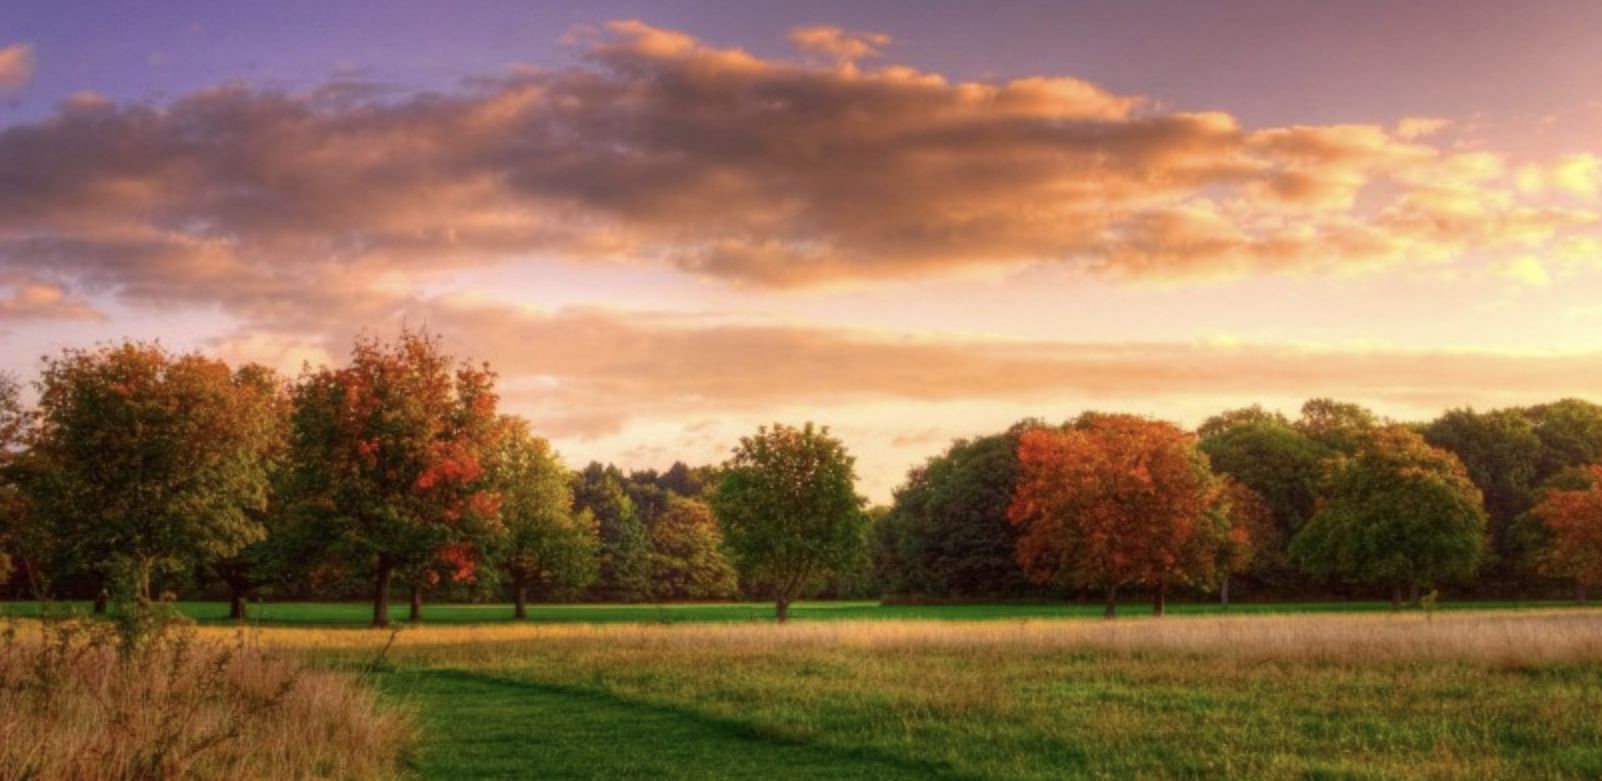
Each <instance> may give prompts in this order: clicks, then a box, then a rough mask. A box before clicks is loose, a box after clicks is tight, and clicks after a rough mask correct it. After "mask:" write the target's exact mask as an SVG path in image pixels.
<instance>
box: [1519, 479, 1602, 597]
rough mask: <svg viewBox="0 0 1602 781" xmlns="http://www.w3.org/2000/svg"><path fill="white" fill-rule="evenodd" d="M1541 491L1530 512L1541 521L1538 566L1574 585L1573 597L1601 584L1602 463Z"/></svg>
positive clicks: (1541, 570)
mask: <svg viewBox="0 0 1602 781" xmlns="http://www.w3.org/2000/svg"><path fill="white" fill-rule="evenodd" d="M1566 477H1567V479H1565V480H1563V481H1561V482H1560V483H1559V484H1560V485H1562V484H1567V486H1568V487H1553V488H1550V489H1548V490H1546V491H1544V492H1543V495H1542V497H1541V500H1540V502H1538V503H1537V504H1536V505H1535V507H1534V508H1533V509H1532V510H1531V515H1532V516H1534V517H1535V519H1537V520H1538V521H1539V522H1540V524H1541V531H1542V533H1543V537H1544V542H1545V543H1546V544H1545V546H1544V548H1543V549H1542V550H1541V551H1540V552H1539V554H1538V558H1537V567H1538V569H1539V571H1540V572H1541V573H1542V574H1544V575H1548V576H1551V577H1557V578H1567V579H1570V580H1572V581H1573V582H1574V584H1575V597H1576V599H1578V600H1579V601H1581V602H1584V601H1585V596H1586V592H1587V590H1589V589H1592V588H1595V587H1597V586H1602V466H1597V465H1592V466H1589V467H1584V468H1579V469H1576V470H1574V473H1573V474H1572V475H1569V476H1566Z"/></svg>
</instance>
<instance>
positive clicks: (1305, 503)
mask: <svg viewBox="0 0 1602 781" xmlns="http://www.w3.org/2000/svg"><path fill="white" fill-rule="evenodd" d="M1229 414H1231V413H1226V415H1229ZM1209 423H1212V424H1213V425H1212V426H1211V427H1210V428H1209V431H1210V432H1211V433H1210V434H1209V435H1208V436H1206V437H1204V438H1202V440H1201V442H1200V444H1199V447H1200V448H1201V450H1202V452H1203V453H1206V454H1207V458H1208V461H1209V462H1210V463H1211V465H1212V468H1213V471H1215V472H1218V473H1220V474H1225V475H1228V476H1229V477H1231V478H1233V479H1234V480H1235V481H1237V482H1239V483H1240V484H1242V485H1243V486H1245V487H1246V488H1249V489H1251V491H1253V492H1254V493H1256V494H1257V495H1258V497H1259V499H1260V500H1261V501H1262V502H1264V503H1265V504H1266V506H1267V509H1268V511H1269V513H1270V514H1271V519H1272V523H1273V526H1274V529H1273V530H1272V532H1270V531H1269V530H1268V529H1255V530H1254V532H1255V533H1254V543H1253V546H1252V547H1253V548H1254V550H1255V553H1254V555H1253V566H1252V567H1250V568H1249V570H1248V571H1249V572H1250V573H1251V574H1252V575H1253V577H1254V579H1259V580H1270V581H1281V580H1284V579H1286V577H1287V576H1288V575H1289V574H1290V573H1289V572H1287V570H1288V566H1287V561H1286V554H1285V549H1284V546H1285V543H1286V542H1287V541H1289V540H1290V538H1291V537H1292V536H1294V535H1295V534H1296V532H1297V530H1299V529H1301V527H1302V524H1304V523H1306V522H1307V519H1308V518H1310V517H1312V515H1313V510H1314V508H1315V506H1316V504H1317V501H1318V494H1319V485H1320V483H1321V482H1322V480H1323V478H1324V465H1325V463H1326V462H1327V461H1328V460H1329V459H1330V458H1331V457H1332V456H1333V455H1334V451H1333V450H1331V449H1330V448H1328V447H1325V446H1324V445H1322V444H1320V443H1319V442H1317V441H1316V440H1314V439H1313V438H1312V437H1310V436H1308V435H1307V434H1305V433H1303V432H1302V431H1300V430H1298V429H1297V428H1294V427H1292V426H1291V425H1290V424H1288V423H1285V422H1284V420H1283V419H1281V418H1277V417H1271V416H1249V417H1247V416H1240V415H1236V416H1235V417H1234V421H1233V422H1232V423H1230V424H1227V425H1224V424H1221V423H1219V418H1213V419H1212V420H1211V421H1209Z"/></svg>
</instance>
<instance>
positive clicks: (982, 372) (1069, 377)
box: [273, 295, 1602, 446]
mask: <svg viewBox="0 0 1602 781" xmlns="http://www.w3.org/2000/svg"><path fill="white" fill-rule="evenodd" d="M400 321H405V322H407V323H410V324H412V325H413V326H418V325H421V326H423V327H426V328H428V329H430V330H431V331H434V332H436V333H438V334H440V335H441V336H442V337H443V338H444V339H445V343H446V346H447V348H449V349H450V350H452V351H454V352H455V353H456V354H457V355H458V356H460V357H471V358H473V359H476V360H489V361H491V362H492V364H493V365H494V366H495V368H496V369H497V371H498V372H500V375H501V378H502V383H501V390H502V393H503V396H504V398H505V400H506V403H507V405H508V407H509V408H511V409H514V410H517V411H519V412H521V413H523V414H526V415H528V416H529V417H530V418H531V419H532V420H533V421H534V422H535V424H536V425H537V427H539V428H540V429H541V430H542V431H543V432H545V433H546V434H548V435H550V436H553V437H556V438H558V439H562V440H565V441H579V440H584V439H590V438H596V437H607V436H612V435H616V434H618V433H619V432H622V431H625V430H627V429H629V428H631V427H632V426H635V425H637V424H639V423H640V422H641V421H671V422H673V424H674V425H675V426H680V427H682V425H683V421H686V420H695V421H701V422H703V423H705V422H707V421H715V420H726V419H728V418H729V417H730V416H742V417H751V416H758V417H760V416H763V415H767V414H770V413H772V412H773V411H775V410H796V409H800V410H803V411H804V412H803V413H802V414H805V415H807V416H812V417H816V418H819V419H822V420H823V421H824V422H828V415H829V414H830V411H831V410H850V409H861V408H863V406H864V405H873V404H889V405H902V406H904V405H942V404H960V403H970V402H985V403H991V404H1001V405H1005V406H1006V407H1007V408H1008V409H1010V410H1012V412H1011V413H1010V414H1012V415H1014V416H1015V417H1022V416H1024V415H1031V414H1039V415H1045V416H1047V417H1052V416H1056V415H1059V414H1060V415H1067V414H1070V413H1072V412H1074V411H1077V410H1081V409H1086V408H1113V409H1136V410H1151V411H1155V412H1157V413H1158V414H1169V415H1178V414H1179V413H1177V412H1174V410H1179V409H1183V410H1186V411H1188V410H1192V409H1196V408H1198V406H1199V407H1201V408H1204V409H1213V408H1223V407H1227V406H1234V405H1238V404H1242V403H1250V402H1251V401H1254V400H1270V399H1292V400H1297V401H1299V400H1300V399H1303V398H1307V397H1311V396H1321V395H1333V396H1338V397H1343V398H1350V399H1353V400H1357V401H1362V402H1365V403H1369V404H1374V405H1377V406H1380V407H1382V408H1385V409H1393V410H1395V409H1401V410H1407V411H1413V410H1417V411H1420V413H1421V414H1434V413H1436V412H1438V411H1439V410H1440V409H1443V408H1445V407H1448V406H1454V405H1475V406H1487V405H1489V406H1498V405H1506V404H1516V403H1530V402H1535V401H1540V400H1543V399H1550V398H1557V397H1561V396H1565V395H1583V394H1587V393H1591V392H1593V391H1594V389H1595V388H1597V387H1602V355H1597V354H1565V355H1522V354H1511V353H1497V352H1489V351H1485V352H1472V351H1443V350H1416V349H1395V348H1388V347H1381V346H1368V347H1346V346H1307V345H1294V344H1250V343H1238V342H1216V341H1215V342H1189V341H1174V342H1131V343H1085V342H1067V341H1039V340H1033V341H1031V340H995V339H989V340H976V339H971V338H959V337H954V336H950V335H943V334H938V333H934V334H928V333H924V334H908V333H885V332H877V331H857V330H851V329H844V328H829V327H812V326H796V325H774V324H767V323H753V322H730V321H727V320H726V319H720V318H718V317H714V316H703V315H685V314H666V313H655V312H630V311H617V310H607V309H596V308H568V309H562V310H557V311H542V310H536V309H531V308H527V307H520V306H515V305H509V304H504V303H498V302H495V301H493V300H490V299H486V298H484V297H482V296H476V295H449V296H444V297H437V298H432V299H420V300H415V301H413V302H411V303H410V304H408V305H406V306H404V307H401V308H399V309H398V310H397V312H396V313H395V314H394V315H393V319H391V320H389V321H385V322H384V323H382V324H375V325H373V329H374V330H375V332H377V333H385V332H386V331H385V330H383V329H388V328H393V327H395V325H396V324H397V323H398V322H400ZM347 338H348V337H347V336H344V335H341V336H339V337H337V340H335V341H332V342H321V341H317V342H312V343H308V344H306V345H302V346H301V347H299V348H297V349H291V348H290V346H289V345H286V344H281V343H273V346H274V349H278V350H280V351H282V352H285V353H287V354H293V355H297V356H300V355H308V354H313V353H314V352H315V351H316V350H320V349H327V350H330V351H331V352H333V353H335V354H336V356H337V355H338V354H339V353H341V352H342V351H343V350H344V349H345V346H346V345H347V344H348V341H346V340H347ZM284 368H285V369H286V370H289V371H294V370H295V369H297V368H298V364H295V365H288V366H284ZM929 428H930V423H929V421H928V420H924V421H923V422H922V423H921V424H920V425H918V426H917V427H915V428H914V429H909V430H908V431H900V432H894V433H893V435H895V436H901V437H902V438H903V441H902V442H901V445H898V446H905V445H911V444H913V443H914V442H915V441H922V440H923V439H928V437H927V436H923V433H926V430H927V429H929ZM942 430H943V429H942ZM909 432H910V433H909ZM920 432H923V433H920ZM914 434H916V435H918V437H921V439H918V438H914Z"/></svg>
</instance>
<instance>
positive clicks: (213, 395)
mask: <svg viewBox="0 0 1602 781" xmlns="http://www.w3.org/2000/svg"><path fill="white" fill-rule="evenodd" d="M257 376H258V375H257V373H256V371H255V370H250V369H247V370H241V371H240V372H237V373H236V372H233V371H230V370H229V368H228V366H227V365H226V364H224V363H222V362H221V361H217V360H213V359H210V358H206V357H203V356H201V355H198V354H184V355H175V354H172V353H169V352H167V351H166V350H165V349H163V348H161V347H160V346H158V345H154V344H144V343H134V342H125V343H123V344H120V345H114V346H104V347H100V348H97V349H94V350H68V351H65V352H63V353H62V354H61V355H60V356H57V357H54V358H49V359H46V362H45V366H44V370H43V372H42V376H41V379H40V398H39V406H38V430H37V432H36V435H35V437H34V442H33V448H32V450H33V451H34V454H35V455H36V456H37V457H38V459H39V464H40V466H39V469H40V471H41V472H43V473H45V474H47V475H48V479H40V480H37V481H33V482H32V483H31V485H32V486H33V487H34V489H35V490H37V491H39V492H40V494H41V495H37V496H32V497H30V503H31V505H32V506H33V507H34V508H35V509H36V510H37V511H38V512H37V513H36V514H38V515H40V516H42V517H40V518H39V520H38V522H40V523H53V524H54V525H55V528H57V529H58V530H59V535H60V536H61V537H63V538H64V539H70V540H72V541H73V542H74V545H75V548H76V550H77V552H78V554H79V556H78V560H79V561H81V562H103V565H102V566H104V567H105V570H104V572H105V574H107V575H110V576H112V579H113V585H115V586H116V587H117V589H118V591H119V592H120V593H121V594H122V595H124V596H126V597H130V598H133V599H135V600H138V601H139V602H141V603H144V602H148V601H149V599H150V589H151V579H152V577H153V576H155V575H158V574H162V573H177V572H180V571H185V570H192V569H193V568H195V567H198V566H201V565H202V564H203V563H205V562H209V561H212V560H215V559H218V558H222V557H226V556H230V555H233V554H235V553H237V552H238V551H239V550H240V549H241V548H243V547H244V546H246V545H248V544H250V543H252V542H254V541H256V540H259V539H261V538H262V536H263V529H262V527H261V524H260V522H259V513H260V512H262V511H263V510H264V509H265V507H266V502H267V492H268V477H269V465H270V462H269V457H268V456H269V453H270V451H271V449H272V446H273V442H274V441H275V438H276V437H277V430H276V429H275V425H276V419H275V417H274V415H273V413H272V412H271V409H270V407H271V405H270V403H268V400H267V399H266V398H265V397H264V392H265V391H264V388H263V386H262V384H261V383H259V382H258V381H257V380H256V377H257Z"/></svg>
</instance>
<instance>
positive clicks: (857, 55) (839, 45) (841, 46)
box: [790, 26, 890, 62]
mask: <svg viewBox="0 0 1602 781" xmlns="http://www.w3.org/2000/svg"><path fill="white" fill-rule="evenodd" d="M790 42H791V43H794V44H795V45H796V47H797V48H799V49H801V50H802V51H805V52H811V53H814V54H823V55H827V56H830V57H833V58H835V59H836V60H839V61H840V62H854V61H856V60H860V59H863V58H866V57H878V56H880V55H881V51H880V50H881V49H883V48H884V47H886V46H889V45H890V36H888V35H885V34H884V33H860V32H847V31H845V30H842V29H840V28H838V27H828V26H817V27H797V28H795V29H794V30H791V31H790Z"/></svg>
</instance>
